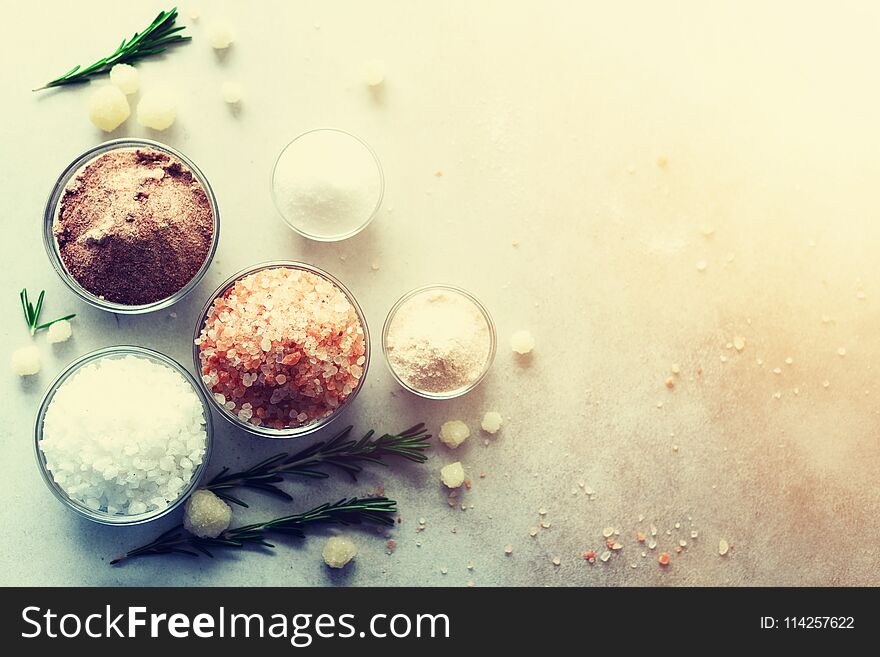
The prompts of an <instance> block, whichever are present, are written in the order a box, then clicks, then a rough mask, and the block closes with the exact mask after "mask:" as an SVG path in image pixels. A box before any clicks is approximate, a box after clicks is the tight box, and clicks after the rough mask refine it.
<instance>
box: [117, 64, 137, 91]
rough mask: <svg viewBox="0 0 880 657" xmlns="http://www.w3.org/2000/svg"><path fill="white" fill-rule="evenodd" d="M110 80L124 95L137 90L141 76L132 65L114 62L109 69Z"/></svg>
mask: <svg viewBox="0 0 880 657" xmlns="http://www.w3.org/2000/svg"><path fill="white" fill-rule="evenodd" d="M110 82H111V83H112V84H114V85H116V87H118V88H119V91H121V92H122V93H124V94H125V95H126V96H128V95H130V94H133V93H135V92H137V90H138V87H140V85H141V76H140V73H138V70H137V69H136V68H135V67H134V66H130V65H128V64H116V65H115V66H114V67H113V68H111V69H110Z"/></svg>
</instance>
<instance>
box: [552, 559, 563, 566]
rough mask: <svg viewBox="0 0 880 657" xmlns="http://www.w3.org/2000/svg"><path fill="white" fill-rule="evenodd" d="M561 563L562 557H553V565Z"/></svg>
mask: <svg viewBox="0 0 880 657" xmlns="http://www.w3.org/2000/svg"><path fill="white" fill-rule="evenodd" d="M561 563H562V559H560V558H559V557H553V565H554V566H558V565H559V564H561Z"/></svg>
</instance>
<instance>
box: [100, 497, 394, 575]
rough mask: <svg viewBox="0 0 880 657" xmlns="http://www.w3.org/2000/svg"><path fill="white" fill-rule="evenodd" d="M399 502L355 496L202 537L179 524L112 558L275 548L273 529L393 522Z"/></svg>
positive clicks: (299, 533)
mask: <svg viewBox="0 0 880 657" xmlns="http://www.w3.org/2000/svg"><path fill="white" fill-rule="evenodd" d="M396 511H397V502H395V501H394V500H390V499H388V498H387V497H360V498H358V497H352V498H348V499H341V500H339V501H338V502H335V503H328V504H321V505H320V506H316V507H315V508H313V509H310V510H309V511H306V512H305V513H298V514H296V515H292V516H283V517H281V518H275V519H274V520H269V521H266V522H258V523H254V524H251V525H244V526H243V527H236V528H235V529H227V530H226V531H224V532H223V533H222V534H220V535H219V536H218V537H217V538H199V537H198V536H194V535H193V534H190V533H189V532H187V531H186V530H185V529H184V528H183V525H178V526H176V527H173V528H171V529H169V530H168V531H167V532H165V533H164V534H162V535H160V536H159V537H158V538H156V540H154V541H152V542H150V543H147V544H146V545H143V546H141V547H139V548H135V549H134V550H130V551H129V552H126V553H125V554H124V555H122V556H121V557H117V558H116V559H114V560H113V561H111V562H110V565H111V566H112V565H116V564H119V563H122V562H123V561H127V560H129V559H133V558H135V557H145V556H153V555H160V554H172V553H175V554H185V555H187V556H190V557H197V556H199V554H204V555H205V556H207V557H213V556H214V554H213V553H212V552H211V550H212V549H215V548H243V547H246V546H247V547H265V548H270V549H271V548H274V547H275V545H273V544H272V543H269V542H268V541H267V540H266V538H267V535H268V534H270V533H282V534H287V535H289V536H295V537H296V538H304V537H305V535H306V531H307V530H308V529H310V528H312V527H316V526H320V525H359V524H362V523H368V524H375V525H385V526H391V525H393V524H394V518H393V517H392V516H393V514H394V513H395V512H396Z"/></svg>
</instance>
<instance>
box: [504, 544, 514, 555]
mask: <svg viewBox="0 0 880 657" xmlns="http://www.w3.org/2000/svg"><path fill="white" fill-rule="evenodd" d="M504 554H506V555H507V556H508V557H509V556H510V555H511V554H513V546H512V545H507V546H505V547H504Z"/></svg>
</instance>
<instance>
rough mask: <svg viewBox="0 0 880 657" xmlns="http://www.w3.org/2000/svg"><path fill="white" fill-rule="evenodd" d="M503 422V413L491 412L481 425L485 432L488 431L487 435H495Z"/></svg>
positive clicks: (484, 417) (485, 416)
mask: <svg viewBox="0 0 880 657" xmlns="http://www.w3.org/2000/svg"><path fill="white" fill-rule="evenodd" d="M501 422H502V418H501V413H496V412H495V411H489V412H488V413H486V414H485V415H484V416H483V421H482V422H481V423H480V426H481V427H482V428H483V431H486V432H487V433H495V432H496V431H498V430H499V429H500V428H501Z"/></svg>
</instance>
